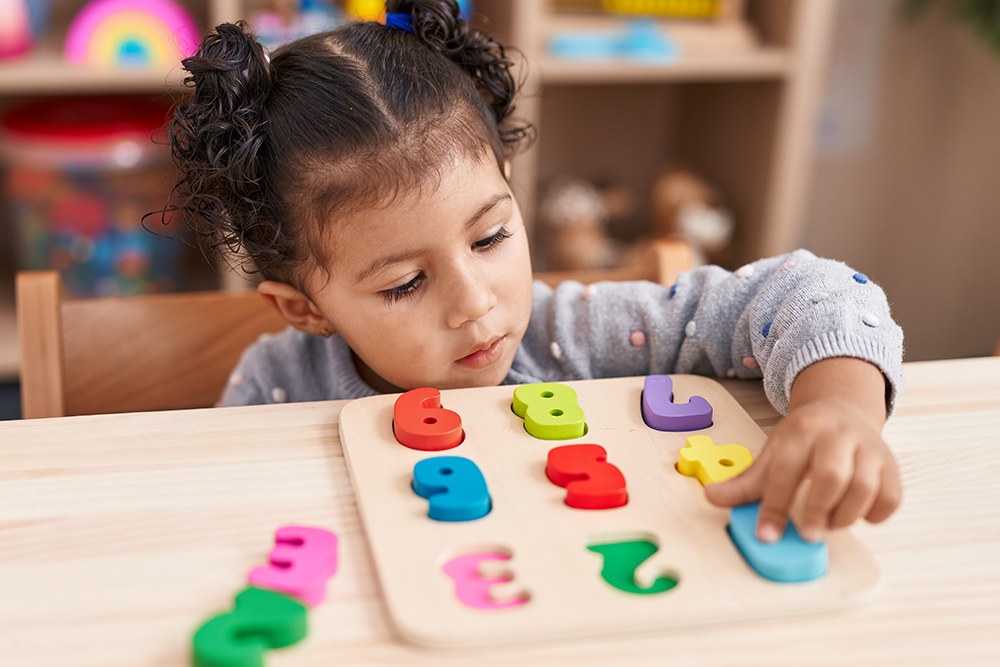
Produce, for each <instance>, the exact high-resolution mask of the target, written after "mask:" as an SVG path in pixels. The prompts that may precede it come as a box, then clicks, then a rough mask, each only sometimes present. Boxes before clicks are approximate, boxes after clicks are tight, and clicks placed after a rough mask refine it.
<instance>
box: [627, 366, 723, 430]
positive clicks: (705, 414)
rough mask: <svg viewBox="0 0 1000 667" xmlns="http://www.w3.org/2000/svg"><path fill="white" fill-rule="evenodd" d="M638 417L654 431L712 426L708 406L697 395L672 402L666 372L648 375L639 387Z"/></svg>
mask: <svg viewBox="0 0 1000 667" xmlns="http://www.w3.org/2000/svg"><path fill="white" fill-rule="evenodd" d="M642 420H643V421H644V422H646V425H647V426H649V427H650V428H654V429H656V430H657V431H697V430H699V429H703V428H708V427H709V426H711V425H712V406H711V405H710V404H709V402H708V401H706V400H705V399H704V398H702V397H701V396H692V397H691V398H689V399H688V402H687V403H674V381H673V379H672V378H671V377H670V376H669V375H648V376H646V379H645V381H644V382H643V388H642Z"/></svg>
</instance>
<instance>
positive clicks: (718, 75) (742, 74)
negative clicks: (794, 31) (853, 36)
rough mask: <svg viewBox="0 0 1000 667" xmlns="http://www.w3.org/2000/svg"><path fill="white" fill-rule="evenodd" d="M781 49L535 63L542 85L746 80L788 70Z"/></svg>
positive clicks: (553, 59) (772, 76) (779, 75)
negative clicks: (653, 60)
mask: <svg viewBox="0 0 1000 667" xmlns="http://www.w3.org/2000/svg"><path fill="white" fill-rule="evenodd" d="M788 66H789V58H788V53H787V52H786V51H784V50H783V49H758V50H755V51H754V52H752V53H746V54H732V55H730V54H723V55H718V56H699V57H690V58H684V57H681V58H679V59H678V60H676V61H674V62H670V63H665V64H639V63H635V62H631V61H628V60H624V59H619V60H602V61H585V60H567V59H562V58H556V57H554V56H545V57H543V58H542V60H541V63H540V64H539V71H540V72H541V76H542V82H543V83H544V84H546V85H549V84H551V85H572V84H616V83H620V84H634V83H670V82H674V81H677V82H681V81H749V80H767V79H780V78H782V77H784V76H785V75H786V74H787V72H788Z"/></svg>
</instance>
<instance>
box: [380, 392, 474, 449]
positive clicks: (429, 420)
mask: <svg viewBox="0 0 1000 667" xmlns="http://www.w3.org/2000/svg"><path fill="white" fill-rule="evenodd" d="M392 431H393V433H394V434H395V436H396V440H397V441H398V442H399V444H401V445H404V446H406V447H409V448H410V449H419V450H421V451H425V452H436V451H440V450H442V449H451V448H452V447H458V446H459V445H460V444H462V440H463V439H464V438H465V433H464V432H463V431H462V418H461V417H460V416H459V414H458V413H457V412H454V411H452V410H446V409H445V408H443V407H441V392H440V391H438V390H437V389H432V388H431V387H421V388H420V389H411V390H410V391H408V392H406V393H405V394H403V395H402V396H400V397H399V398H397V399H396V403H395V404H394V405H393V408H392Z"/></svg>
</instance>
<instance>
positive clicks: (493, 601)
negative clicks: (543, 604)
mask: <svg viewBox="0 0 1000 667" xmlns="http://www.w3.org/2000/svg"><path fill="white" fill-rule="evenodd" d="M508 560H510V556H507V555H506V554H503V553H495V552H487V553H475V554H468V555H466V556H458V557H457V558H452V559H451V560H449V561H448V562H447V563H445V564H444V567H443V568H442V569H443V570H444V572H445V574H447V575H448V576H449V577H451V578H452V580H453V581H454V582H455V595H456V597H458V599H459V601H460V602H461V603H462V604H464V605H465V606H467V607H472V608H474V609H505V608H508V607H517V606H520V605H522V604H524V603H525V602H527V601H528V594H527V593H526V592H525V591H524V590H523V589H521V588H519V587H514V588H512V587H511V586H510V585H509V584H510V582H511V581H512V580H513V575H512V574H511V573H510V571H509V570H508V569H506V568H505V569H503V570H501V571H499V572H495V573H494V572H489V573H487V572H486V571H485V570H486V569H487V568H485V567H483V564H484V563H489V562H491V561H508ZM489 569H490V570H495V569H496V568H489ZM499 588H503V589H504V590H503V593H502V594H498V592H497V589H499Z"/></svg>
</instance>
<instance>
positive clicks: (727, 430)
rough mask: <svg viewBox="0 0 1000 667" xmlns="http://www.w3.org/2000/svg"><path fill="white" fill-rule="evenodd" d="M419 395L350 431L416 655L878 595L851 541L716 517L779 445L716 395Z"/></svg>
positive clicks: (872, 573)
mask: <svg viewBox="0 0 1000 667" xmlns="http://www.w3.org/2000/svg"><path fill="white" fill-rule="evenodd" d="M419 391H422V392H423V393H411V394H410V395H406V394H404V395H403V396H404V397H405V398H404V399H403V400H401V401H400V402H399V405H397V399H398V398H399V396H398V395H394V396H388V395H387V396H374V397H371V398H364V399H359V400H356V401H352V402H351V403H349V404H348V405H346V406H345V407H344V410H343V412H342V413H341V422H340V434H341V441H342V443H343V447H344V452H345V455H346V457H347V460H348V465H349V467H350V470H351V476H352V479H353V481H354V488H355V493H356V496H357V499H358V505H359V507H360V510H361V517H362V521H363V523H364V526H365V530H366V532H367V535H368V539H369V541H370V545H371V552H372V554H373V559H374V564H375V569H376V571H377V574H378V577H379V580H380V583H381V588H382V593H383V596H384V598H385V602H386V608H387V609H388V612H389V614H390V617H391V619H392V621H393V623H394V625H395V627H396V628H397V630H398V632H399V634H400V636H402V637H403V638H405V639H407V640H408V641H411V642H414V643H417V644H421V645H424V646H429V647H442V648H443V647H462V646H470V647H471V646H484V645H489V644H500V643H507V642H511V641H537V640H549V639H557V638H566V637H574V636H594V635H598V634H621V633H628V632H641V631H676V630H677V629H678V628H684V627H692V626H697V625H725V624H727V623H733V622H739V621H745V620H753V619H760V618H769V617H771V618H773V617H779V616H796V615H800V614H803V613H809V612H820V611H830V610H834V609H842V608H845V607H851V606H856V605H859V604H862V603H864V602H867V601H868V600H870V599H871V598H872V597H873V596H874V594H875V592H876V590H877V587H878V581H879V575H878V569H877V567H876V565H875V563H874V561H873V559H872V557H871V555H870V554H869V553H868V552H867V551H866V550H865V549H864V547H863V546H862V545H861V543H860V542H858V541H857V539H855V538H854V537H853V536H852V535H851V534H850V533H849V532H847V531H843V530H842V531H836V532H834V533H831V534H830V536H829V538H828V540H827V542H826V543H822V544H809V543H805V542H802V540H801V539H800V538H799V537H798V535H797V533H796V532H795V530H794V528H793V527H792V526H791V522H790V523H789V529H788V530H787V531H786V533H785V536H784V537H783V538H782V540H781V541H780V542H778V543H776V544H773V545H771V544H762V543H760V542H757V541H756V538H755V537H754V535H753V525H754V524H753V522H754V520H755V517H756V507H754V506H744V507H742V508H736V509H734V510H727V509H724V508H718V507H714V506H712V505H711V504H710V503H709V502H708V500H707V499H706V498H705V493H704V487H703V483H711V482H712V481H715V480H719V479H725V478H728V477H730V476H732V475H734V474H738V472H739V471H741V470H742V469H743V468H745V467H746V466H747V465H750V461H751V460H752V458H753V456H754V455H755V454H757V453H758V452H759V451H760V447H761V446H762V445H763V443H764V441H765V439H766V438H765V435H764V433H763V432H762V431H761V430H760V428H759V427H758V426H757V424H756V423H755V422H754V421H753V419H752V418H751V417H750V416H749V415H748V414H747V413H746V412H745V411H744V410H743V408H742V407H741V406H740V405H739V403H737V402H736V400H735V399H734V398H733V397H732V396H731V395H730V394H729V392H727V391H726V390H725V388H724V387H723V386H722V385H721V384H719V383H718V382H716V381H715V380H712V379H710V378H704V377H700V376H693V375H671V376H669V377H668V376H650V377H648V378H642V377H633V378H615V379H608V380H588V381H581V382H566V383H542V384H535V385H524V386H520V387H513V386H500V387H486V388H477V389H453V390H444V391H440V392H437V391H431V390H428V389H424V390H419ZM395 415H400V418H401V419H402V420H403V421H404V422H405V423H404V424H403V425H402V428H399V427H398V426H397V427H396V428H395V429H394V425H393V421H394V416H395ZM422 425H425V426H426V428H424V426H422ZM428 436H429V439H428ZM405 443H409V444H405ZM441 449H446V450H447V451H446V452H440V451H434V450H441ZM445 454H446V455H445ZM682 472H683V473H684V474H682ZM750 563H752V564H753V565H751V564H750Z"/></svg>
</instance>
